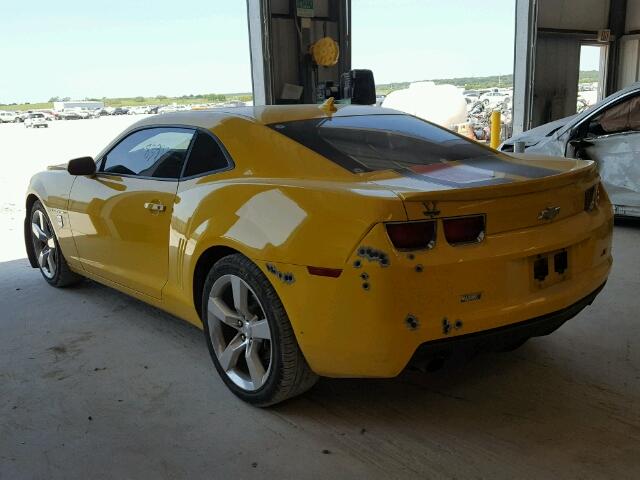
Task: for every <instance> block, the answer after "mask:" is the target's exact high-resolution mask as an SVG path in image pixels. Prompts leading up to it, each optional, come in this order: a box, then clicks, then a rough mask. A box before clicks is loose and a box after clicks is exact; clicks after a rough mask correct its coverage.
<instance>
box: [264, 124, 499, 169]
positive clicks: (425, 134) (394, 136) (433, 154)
mask: <svg viewBox="0 0 640 480" xmlns="http://www.w3.org/2000/svg"><path fill="white" fill-rule="evenodd" d="M269 126H270V127H271V128H273V129H274V130H276V131H278V132H280V133H281V134H283V135H286V136H287V137H289V138H291V139H292V140H295V141H297V142H299V143H301V144H302V145H304V146H306V147H308V148H310V149H311V150H313V151H315V152H316V153H319V154H320V155H323V156H324V157H326V158H328V159H329V160H331V161H333V162H335V163H337V164H338V165H341V166H342V167H344V168H346V169H348V170H350V171H351V172H353V173H362V172H372V171H378V170H398V169H413V170H415V169H416V167H418V168H419V167H425V166H437V165H438V164H442V163H447V162H452V161H460V160H464V161H465V162H471V163H473V162H475V161H477V162H480V163H484V162H483V160H485V161H486V160H489V161H495V160H504V159H506V158H507V157H505V156H504V155H502V154H500V153H497V152H495V151H493V150H491V149H489V148H486V147H484V146H482V145H479V144H477V143H475V142H472V141H470V140H467V139H465V138H463V137H460V136H458V135H456V134H454V133H452V132H450V131H449V130H446V129H444V128H441V127H438V126H436V125H433V124H431V123H429V122H426V121H424V120H421V119H419V118H416V117H412V116H410V115H403V114H398V115H395V114H384V115H361V116H349V117H340V116H335V117H331V118H320V119H310V120H297V121H292V122H283V123H275V124H270V125H269Z"/></svg>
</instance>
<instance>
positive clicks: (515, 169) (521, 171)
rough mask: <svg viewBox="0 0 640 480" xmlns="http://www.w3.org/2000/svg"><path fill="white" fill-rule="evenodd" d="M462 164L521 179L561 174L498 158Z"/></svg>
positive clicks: (487, 158)
mask: <svg viewBox="0 0 640 480" xmlns="http://www.w3.org/2000/svg"><path fill="white" fill-rule="evenodd" d="M460 163H463V164H465V165H469V166H470V167H476V168H483V169H485V170H492V171H494V172H500V173H507V174H509V175H517V176H519V177H526V178H544V177H549V176H551V175H557V174H558V173H559V172H557V171H556V170H551V169H549V168H542V167H535V166H533V165H523V164H521V163H513V162H508V161H504V160H501V159H499V158H497V157H479V158H477V159H474V160H473V161H471V162H466V161H464V160H462V161H461V162H460Z"/></svg>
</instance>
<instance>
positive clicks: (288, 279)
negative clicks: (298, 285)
mask: <svg viewBox="0 0 640 480" xmlns="http://www.w3.org/2000/svg"><path fill="white" fill-rule="evenodd" d="M267 271H268V272H269V273H271V274H273V275H275V276H276V277H277V278H278V280H280V281H281V282H282V283H286V284H288V285H290V284H292V283H293V282H295V281H296V279H295V277H294V276H293V273H291V272H281V271H280V270H278V268H277V267H276V266H275V265H274V264H273V263H267Z"/></svg>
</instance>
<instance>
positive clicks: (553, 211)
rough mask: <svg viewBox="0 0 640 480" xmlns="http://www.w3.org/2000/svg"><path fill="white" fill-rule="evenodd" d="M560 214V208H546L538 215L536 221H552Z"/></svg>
mask: <svg viewBox="0 0 640 480" xmlns="http://www.w3.org/2000/svg"><path fill="white" fill-rule="evenodd" d="M559 213H560V207H547V208H545V209H544V210H542V211H541V212H540V213H539V214H538V220H553V219H554V218H556V217H557V216H558V214H559Z"/></svg>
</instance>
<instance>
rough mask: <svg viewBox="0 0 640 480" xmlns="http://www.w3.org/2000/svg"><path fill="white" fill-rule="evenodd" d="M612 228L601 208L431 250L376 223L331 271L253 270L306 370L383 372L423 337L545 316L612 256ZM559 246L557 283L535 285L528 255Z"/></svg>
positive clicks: (397, 365)
mask: <svg viewBox="0 0 640 480" xmlns="http://www.w3.org/2000/svg"><path fill="white" fill-rule="evenodd" d="M612 225H613V221H612V216H611V214H610V210H609V209H608V208H601V209H600V210H599V211H598V212H595V213H590V214H588V213H584V214H579V215H576V216H573V217H570V218H567V219H565V220H563V221H560V222H555V223H552V224H547V225H544V226H538V227H535V228H528V229H523V230H519V231H513V232H508V233H502V234H498V235H493V236H487V238H486V239H485V240H484V241H483V242H482V243H481V244H478V245H469V246H464V247H449V246H448V245H447V244H446V241H444V239H443V238H439V239H438V245H440V248H438V249H434V250H432V251H422V252H413V253H401V252H397V251H395V250H394V249H393V248H392V246H391V244H390V242H389V240H388V237H387V235H386V233H385V231H384V226H383V225H382V224H381V225H378V226H377V227H375V228H374V229H373V230H372V231H371V232H370V234H369V235H368V236H367V237H366V238H365V239H364V240H363V241H362V243H361V245H360V248H359V249H356V251H355V252H354V253H353V255H352V257H351V258H350V259H349V261H348V262H347V263H346V264H345V266H344V270H343V271H342V274H341V275H340V277H338V278H328V277H319V276H313V275H310V274H309V273H308V272H307V269H306V267H301V266H297V265H286V264H276V265H273V268H267V266H266V264H265V265H263V269H264V271H265V274H266V275H267V276H268V277H269V278H270V279H271V280H272V283H273V284H274V286H275V288H276V290H277V291H278V294H279V295H280V298H281V299H282V301H283V304H284V305H285V308H286V310H287V313H288V315H289V318H290V320H291V324H292V325H293V328H294V331H295V333H296V338H297V340H298V343H299V345H300V347H301V349H302V351H303V353H304V355H305V358H306V359H307V361H308V363H309V365H310V366H311V368H312V369H313V370H314V371H315V372H316V373H318V374H320V375H324V376H331V377H392V376H395V375H397V374H398V373H400V372H401V371H402V370H403V369H404V368H405V366H406V365H407V363H408V362H409V360H410V358H411V357H412V356H413V354H414V352H415V351H416V349H417V348H418V347H419V346H420V345H422V344H423V343H426V342H430V341H434V340H439V339H454V338H456V337H462V336H465V335H469V334H473V333H477V332H482V331H486V330H491V329H495V328H499V327H504V326H507V325H510V324H515V323H518V322H522V321H525V320H529V319H533V318H536V317H541V316H544V315H548V314H550V313H553V312H557V311H560V310H562V309H565V308H567V307H569V306H571V305H573V304H575V303H576V302H578V301H579V300H580V299H583V298H585V297H587V296H588V295H589V294H591V293H592V292H594V291H596V290H597V289H598V288H599V287H600V286H601V285H602V284H604V283H605V281H606V279H607V276H608V274H609V270H610V267H611V263H612V258H611V231H612ZM438 235H442V232H438ZM565 248H567V249H568V251H569V259H570V268H569V270H568V271H567V273H566V276H565V278H564V280H562V281H558V282H557V283H554V284H552V285H549V286H546V287H544V288H541V287H540V285H536V284H535V283H534V282H533V281H532V274H531V271H530V269H531V261H530V258H531V257H534V256H536V255H538V254H543V253H547V252H552V251H555V250H558V249H565ZM385 260H386V261H385ZM279 272H280V273H282V275H278V273H279ZM284 274H290V276H289V275H286V276H285V275H284Z"/></svg>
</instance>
